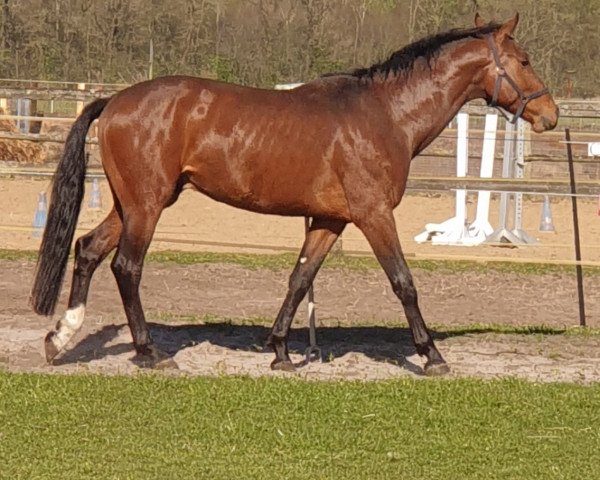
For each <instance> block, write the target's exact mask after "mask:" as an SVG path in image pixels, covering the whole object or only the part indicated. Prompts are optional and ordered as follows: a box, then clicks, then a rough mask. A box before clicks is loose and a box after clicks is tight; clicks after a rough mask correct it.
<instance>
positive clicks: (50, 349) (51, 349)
mask: <svg viewBox="0 0 600 480" xmlns="http://www.w3.org/2000/svg"><path fill="white" fill-rule="evenodd" d="M53 338H54V332H48V335H46V338H45V339H44V350H45V352H46V362H48V363H49V364H51V363H52V360H54V358H55V357H56V356H57V355H58V354H59V353H60V350H59V349H58V348H57V347H56V345H55V344H54V341H53Z"/></svg>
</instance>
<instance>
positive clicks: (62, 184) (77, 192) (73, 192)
mask: <svg viewBox="0 0 600 480" xmlns="http://www.w3.org/2000/svg"><path fill="white" fill-rule="evenodd" d="M108 101H109V99H108V98H102V99H98V100H95V101H94V102H92V103H90V104H89V105H88V106H86V107H85V108H84V110H83V112H81V115H80V116H79V118H77V120H76V121H75V123H74V124H73V127H71V131H70V132H69V135H68V137H67V141H66V143H65V150H64V153H63V156H62V159H61V160H60V162H59V164H58V167H57V169H56V173H55V174H54V179H53V185H52V196H51V198H50V207H49V209H48V220H47V222H46V228H45V230H44V236H43V238H42V244H41V246H40V252H39V256H38V262H37V267H36V272H35V280H34V283H33V289H32V290H31V305H32V307H33V309H34V311H35V312H36V313H39V314H40V315H52V314H53V313H54V309H55V307H56V302H57V301H58V296H59V294H60V289H61V287H62V282H63V278H64V276H65V269H66V266H67V260H68V259H69V251H70V250H71V243H72V242H73V236H74V235H75V227H76V225H77V218H78V217H79V211H80V210H81V202H82V200H83V192H84V182H85V170H86V166H87V164H86V158H85V137H86V135H87V132H88V130H89V128H90V125H91V124H92V122H93V121H94V120H95V119H96V118H98V117H99V116H100V114H101V113H102V110H104V107H106V104H107V103H108Z"/></svg>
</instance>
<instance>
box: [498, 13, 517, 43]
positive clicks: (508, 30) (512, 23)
mask: <svg viewBox="0 0 600 480" xmlns="http://www.w3.org/2000/svg"><path fill="white" fill-rule="evenodd" d="M518 23H519V13H515V16H514V17H513V18H511V19H510V20H509V21H508V22H506V23H504V24H502V26H501V27H500V29H499V30H498V36H499V37H500V38H504V37H510V36H512V34H513V32H514V31H515V28H517V24H518Z"/></svg>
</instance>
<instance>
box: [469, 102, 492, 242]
mask: <svg viewBox="0 0 600 480" xmlns="http://www.w3.org/2000/svg"><path fill="white" fill-rule="evenodd" d="M497 130H498V115H497V114H495V113H488V114H486V116H485V127H484V133H483V149H482V152H481V168H480V173H479V177H480V178H492V175H493V173H494V156H495V153H496V131H497ZM491 196H492V192H490V191H485V190H481V191H479V193H478V194H477V213H476V215H475V221H474V222H473V223H472V224H471V225H469V228H468V233H469V235H468V237H466V238H464V239H463V243H465V244H466V245H479V244H480V243H483V242H484V241H485V239H486V238H487V237H488V236H489V235H491V234H492V233H493V232H494V229H493V228H492V226H491V225H490V198H491Z"/></svg>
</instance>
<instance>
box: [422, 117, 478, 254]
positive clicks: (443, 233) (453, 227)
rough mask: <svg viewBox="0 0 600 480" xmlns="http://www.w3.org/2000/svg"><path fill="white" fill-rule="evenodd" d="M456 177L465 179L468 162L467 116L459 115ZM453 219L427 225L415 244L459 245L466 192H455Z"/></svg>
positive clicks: (464, 212)
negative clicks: (429, 242) (428, 242)
mask: <svg viewBox="0 0 600 480" xmlns="http://www.w3.org/2000/svg"><path fill="white" fill-rule="evenodd" d="M456 128H457V133H456V176H457V177H466V176H467V168H468V162H469V114H468V113H459V114H458V115H457V116H456ZM454 211H455V215H454V217H452V218H450V219H448V220H446V221H445V222H442V223H428V224H426V225H425V231H424V232H421V233H419V234H418V235H417V236H415V241H416V242H417V243H423V242H426V241H428V240H431V243H434V244H436V245H449V244H456V243H461V240H462V239H463V238H464V236H465V234H466V230H465V223H466V221H467V192H466V190H457V191H456V206H455V210H454Z"/></svg>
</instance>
